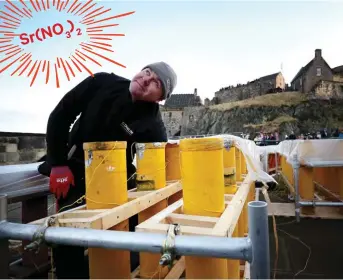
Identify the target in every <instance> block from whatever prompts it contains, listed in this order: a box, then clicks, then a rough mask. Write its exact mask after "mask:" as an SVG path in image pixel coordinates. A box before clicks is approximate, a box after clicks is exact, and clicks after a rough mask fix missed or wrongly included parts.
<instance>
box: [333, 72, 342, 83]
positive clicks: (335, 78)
mask: <svg viewBox="0 0 343 280" xmlns="http://www.w3.org/2000/svg"><path fill="white" fill-rule="evenodd" d="M333 81H334V82H343V73H339V74H334V75H333Z"/></svg>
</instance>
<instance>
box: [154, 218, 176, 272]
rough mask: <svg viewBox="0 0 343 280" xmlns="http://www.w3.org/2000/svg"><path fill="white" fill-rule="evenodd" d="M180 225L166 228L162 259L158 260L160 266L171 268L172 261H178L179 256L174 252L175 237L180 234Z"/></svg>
mask: <svg viewBox="0 0 343 280" xmlns="http://www.w3.org/2000/svg"><path fill="white" fill-rule="evenodd" d="M180 230H181V228H180V225H178V224H172V225H170V226H169V228H168V233H167V238H166V240H165V241H164V245H163V247H162V257H161V259H160V262H159V263H160V265H162V266H169V268H171V267H172V265H173V262H174V260H177V259H179V256H176V251H175V237H176V235H178V234H180Z"/></svg>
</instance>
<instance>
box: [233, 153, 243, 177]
mask: <svg viewBox="0 0 343 280" xmlns="http://www.w3.org/2000/svg"><path fill="white" fill-rule="evenodd" d="M235 150H236V152H235V155H236V182H242V170H241V151H240V150H239V149H238V148H237V147H235Z"/></svg>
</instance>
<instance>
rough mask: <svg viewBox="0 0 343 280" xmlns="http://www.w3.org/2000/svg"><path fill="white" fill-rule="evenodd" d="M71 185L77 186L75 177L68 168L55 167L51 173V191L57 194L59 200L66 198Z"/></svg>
mask: <svg viewBox="0 0 343 280" xmlns="http://www.w3.org/2000/svg"><path fill="white" fill-rule="evenodd" d="M70 185H73V186H74V185H75V183H74V175H73V173H72V172H71V171H70V169H69V167H68V166H58V167H53V168H52V169H51V173H50V191H51V192H52V193H53V194H55V197H56V198H57V199H59V198H61V196H63V198H65V197H66V196H67V193H68V191H69V188H70Z"/></svg>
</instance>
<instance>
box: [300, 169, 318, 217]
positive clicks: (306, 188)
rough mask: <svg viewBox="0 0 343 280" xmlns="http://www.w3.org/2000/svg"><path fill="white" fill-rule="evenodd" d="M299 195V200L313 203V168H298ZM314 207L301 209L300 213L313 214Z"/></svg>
mask: <svg viewBox="0 0 343 280" xmlns="http://www.w3.org/2000/svg"><path fill="white" fill-rule="evenodd" d="M299 195H300V197H301V199H304V200H310V201H313V199H314V183H313V168H310V167H300V168H299ZM314 212H315V210H314V207H312V206H309V207H304V206H302V207H301V213H303V214H314Z"/></svg>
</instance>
